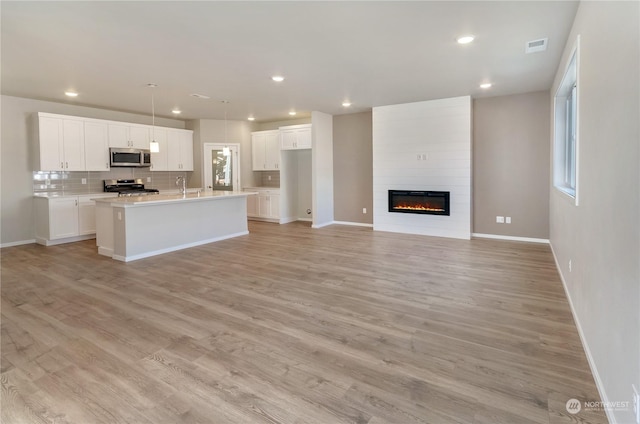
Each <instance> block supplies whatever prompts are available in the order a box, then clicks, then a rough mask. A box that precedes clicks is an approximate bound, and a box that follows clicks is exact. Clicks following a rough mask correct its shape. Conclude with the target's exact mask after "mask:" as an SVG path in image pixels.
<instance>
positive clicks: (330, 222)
mask: <svg viewBox="0 0 640 424" xmlns="http://www.w3.org/2000/svg"><path fill="white" fill-rule="evenodd" d="M331 224H333V221H329V222H323V223H322V224H313V225H312V226H311V228H323V227H327V226H329V225H331Z"/></svg>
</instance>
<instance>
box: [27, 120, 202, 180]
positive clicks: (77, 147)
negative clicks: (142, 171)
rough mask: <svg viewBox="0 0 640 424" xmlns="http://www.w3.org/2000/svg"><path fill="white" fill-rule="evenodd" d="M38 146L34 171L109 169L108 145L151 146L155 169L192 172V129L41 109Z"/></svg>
mask: <svg viewBox="0 0 640 424" xmlns="http://www.w3.org/2000/svg"><path fill="white" fill-rule="evenodd" d="M33 123H34V125H35V128H34V131H35V134H36V136H37V143H38V147H37V148H36V154H35V155H34V158H35V164H34V170H38V171H108V170H109V169H110V160H109V148H110V147H119V148H131V149H145V150H148V149H149V147H150V146H149V143H150V142H151V138H152V136H153V134H155V137H154V138H155V140H156V141H157V142H158V144H159V145H160V152H159V153H152V154H151V170H153V171H193V131H191V130H183V129H177V128H167V127H153V126H151V125H142V124H129V123H126V122H115V121H107V120H102V119H92V118H81V117H76V116H66V115H55V114H52V113H44V112H39V113H37V114H35V115H34V120H33Z"/></svg>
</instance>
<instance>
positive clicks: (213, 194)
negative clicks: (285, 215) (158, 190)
mask: <svg viewBox="0 0 640 424" xmlns="http://www.w3.org/2000/svg"><path fill="white" fill-rule="evenodd" d="M253 194H255V193H252V192H247V191H203V192H191V193H186V194H151V195H148V196H131V197H108V198H96V199H94V200H95V201H96V203H98V202H100V203H109V204H111V205H112V206H115V207H123V208H127V207H133V206H149V205H158V204H166V203H185V202H206V201H211V200H224V199H231V198H234V197H242V198H246V197H247V196H251V195H253Z"/></svg>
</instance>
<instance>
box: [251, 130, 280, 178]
mask: <svg viewBox="0 0 640 424" xmlns="http://www.w3.org/2000/svg"><path fill="white" fill-rule="evenodd" d="M279 134H280V132H279V131H278V130H273V131H255V132H252V133H251V162H252V164H253V170H254V171H278V170H280V143H279V141H278V136H279Z"/></svg>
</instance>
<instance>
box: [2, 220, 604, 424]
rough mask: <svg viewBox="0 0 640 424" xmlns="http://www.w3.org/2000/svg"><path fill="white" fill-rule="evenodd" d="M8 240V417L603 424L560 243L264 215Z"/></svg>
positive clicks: (9, 421) (11, 421)
mask: <svg viewBox="0 0 640 424" xmlns="http://www.w3.org/2000/svg"><path fill="white" fill-rule="evenodd" d="M249 227H250V231H251V233H250V234H249V235H248V236H243V237H239V238H234V239H231V240H225V241H221V242H218V243H213V244H209V245H203V246H198V247H195V248H192V249H186V250H182V251H178V252H173V253H169V254H166V255H160V256H156V257H152V258H147V259H143V260H139V261H135V262H132V263H120V262H117V261H112V260H110V259H108V258H104V257H101V256H100V255H98V254H97V253H96V251H95V250H96V248H95V242H93V241H91V240H89V241H83V242H78V243H72V244H65V245H59V246H51V247H46V248H45V247H43V246H39V245H24V246H15V247H10V248H4V249H2V278H3V281H2V287H1V294H2V325H1V328H2V340H1V342H2V346H1V347H2V363H1V364H0V365H1V367H0V368H1V376H0V377H1V381H2V422H3V424H4V423H6V424H23V423H41V422H47V423H50V422H56V423H58V422H60V423H68V424H93V423H102V422H120V423H147V422H148V423H163V422H171V423H176V424H186V423H210V422H217V423H238V422H265V423H302V422H305V423H308V422H317V423H322V424H326V423H358V424H365V423H366V424H382V423H412V422H415V423H425V422H427V423H445V422H446V423H461V424H462V423H475V424H489V423H496V424H498V423H505V424H506V423H509V424H511V423H515V422H517V423H523V424H531V423H544V424H551V423H561V422H576V420H578V421H580V420H581V422H588V423H594V424H597V423H606V422H607V421H606V416H605V414H604V412H603V411H601V410H596V411H583V413H582V414H578V415H576V416H573V415H571V414H568V413H567V411H566V409H565V406H564V405H565V403H566V401H567V400H568V399H570V398H577V399H580V400H585V401H586V400H592V401H598V400H599V398H598V392H597V390H596V387H595V384H594V382H593V377H592V375H591V373H590V370H589V366H588V363H587V360H586V357H585V355H584V351H583V349H582V345H581V343H580V339H579V337H578V333H577V330H576V327H575V324H574V322H573V319H572V316H571V311H570V309H569V305H568V303H567V300H566V298H565V295H564V290H563V288H562V284H561V282H560V279H559V276H558V273H557V271H556V269H555V263H554V261H553V257H552V255H551V252H550V249H549V247H548V246H545V245H539V244H528V243H519V242H506V241H499V240H469V241H467V240H453V239H443V238H434V237H424V236H413V235H407V234H394V233H384V232H374V231H372V230H371V229H369V228H361V227H347V226H339V225H334V226H329V227H325V228H323V229H320V230H314V229H311V228H310V227H309V225H308V224H305V223H292V224H287V225H275V224H270V223H264V222H254V221H252V222H250V223H249Z"/></svg>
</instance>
